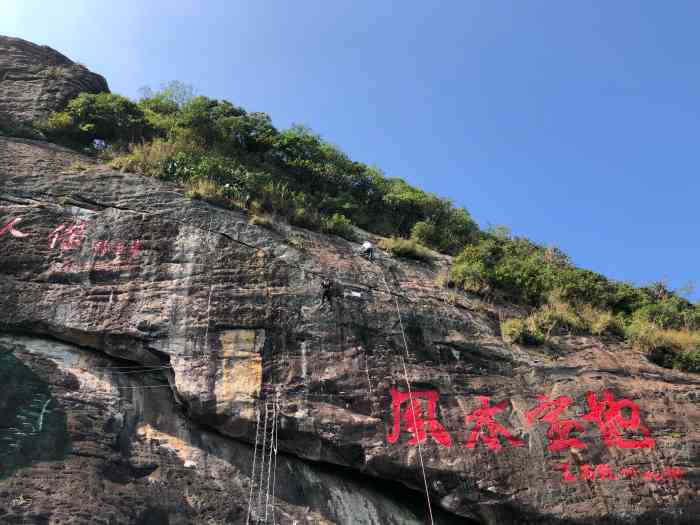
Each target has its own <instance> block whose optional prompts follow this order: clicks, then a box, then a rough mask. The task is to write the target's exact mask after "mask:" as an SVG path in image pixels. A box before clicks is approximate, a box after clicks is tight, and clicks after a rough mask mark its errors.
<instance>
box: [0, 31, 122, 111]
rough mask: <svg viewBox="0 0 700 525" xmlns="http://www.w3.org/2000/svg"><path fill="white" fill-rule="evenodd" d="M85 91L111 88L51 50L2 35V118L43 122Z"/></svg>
mask: <svg viewBox="0 0 700 525" xmlns="http://www.w3.org/2000/svg"><path fill="white" fill-rule="evenodd" d="M83 91H86V92H89V93H99V92H101V91H109V88H108V87H107V82H106V81H105V79H104V78H102V77H101V76H100V75H97V74H95V73H92V72H91V71H89V70H88V69H87V68H86V67H85V66H83V65H80V64H76V63H75V62H72V61H71V60H70V59H68V58H67V57H65V56H63V55H62V54H61V53H59V52H58V51H55V50H53V49H51V48H50V47H47V46H39V45H36V44H33V43H31V42H27V41H26V40H22V39H21V38H12V37H7V36H2V35H0V118H9V119H11V120H14V121H15V122H25V123H28V122H32V121H34V120H37V119H42V118H45V117H46V116H48V114H49V113H50V112H52V111H57V110H60V109H62V108H63V107H64V106H65V104H66V103H67V102H68V101H69V100H70V99H72V98H74V97H75V96H76V95H78V94H79V93H81V92H83Z"/></svg>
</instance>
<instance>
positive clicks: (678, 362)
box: [673, 349, 700, 373]
mask: <svg viewBox="0 0 700 525" xmlns="http://www.w3.org/2000/svg"><path fill="white" fill-rule="evenodd" d="M673 368H677V369H678V370H682V371H684V372H696V373H700V349H698V350H690V351H685V352H683V351H682V352H679V353H678V355H677V356H676V358H675V360H674V362H673Z"/></svg>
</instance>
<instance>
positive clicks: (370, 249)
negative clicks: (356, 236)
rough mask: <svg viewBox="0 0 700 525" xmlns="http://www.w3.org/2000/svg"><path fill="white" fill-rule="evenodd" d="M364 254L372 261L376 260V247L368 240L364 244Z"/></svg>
mask: <svg viewBox="0 0 700 525" xmlns="http://www.w3.org/2000/svg"><path fill="white" fill-rule="evenodd" d="M362 253H363V255H364V256H365V257H367V258H368V259H369V260H370V261H373V260H374V245H373V244H372V241H369V240H367V241H365V242H363V243H362Z"/></svg>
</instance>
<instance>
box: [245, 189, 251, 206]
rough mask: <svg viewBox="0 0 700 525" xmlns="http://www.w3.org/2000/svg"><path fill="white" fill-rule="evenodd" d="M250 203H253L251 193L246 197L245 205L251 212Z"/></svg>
mask: <svg viewBox="0 0 700 525" xmlns="http://www.w3.org/2000/svg"><path fill="white" fill-rule="evenodd" d="M250 201H251V198H250V193H248V194H247V195H246V196H245V203H244V206H245V209H246V210H249V209H250Z"/></svg>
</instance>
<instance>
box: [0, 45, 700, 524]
mask: <svg viewBox="0 0 700 525" xmlns="http://www.w3.org/2000/svg"><path fill="white" fill-rule="evenodd" d="M46 53H47V56H53V55H52V54H51V53H49V52H48V51H47V52H46ZM0 60H2V55H0ZM1 103H2V102H0V104H1ZM30 105H31V104H30ZM14 111H15V112H17V111H18V110H14ZM18 114H21V111H20V112H19V113H18ZM248 219H249V217H248V216H247V215H246V213H245V212H237V211H232V210H226V209H222V208H218V207H215V206H212V205H209V204H206V203H203V202H201V201H192V200H189V199H187V198H185V197H184V196H183V194H182V191H181V190H180V189H179V188H178V187H177V186H174V185H172V184H169V183H166V182H163V181H159V180H156V179H152V178H147V177H143V176H140V175H136V174H129V173H121V172H116V171H113V170H110V169H109V168H107V167H105V166H101V165H98V164H96V163H95V162H93V161H92V160H91V159H90V158H87V157H82V156H80V155H78V154H76V153H74V152H71V151H69V150H66V149H64V148H61V147H58V146H55V145H52V144H48V143H44V142H37V141H30V140H22V139H15V138H0V232H1V233H0V261H1V266H0V316H1V317H0V319H1V321H0V332H2V335H1V336H0V378H2V380H3V383H4V384H5V388H4V389H3V394H2V395H0V521H1V522H3V523H5V522H6V523H247V522H248V519H249V518H251V522H252V521H253V519H260V520H261V521H263V522H265V521H267V522H269V523H272V522H273V514H274V522H277V523H290V524H292V523H377V524H378V523H429V521H430V514H432V517H433V519H434V521H435V523H481V524H489V525H508V524H527V523H533V524H534V523H538V524H553V525H554V524H561V525H563V524H572V525H573V524H591V523H600V524H604V523H609V524H613V523H619V524H623V523H625V524H633V523H634V524H647V523H648V524H656V523H663V524H690V523H697V516H698V515H700V483H699V481H700V406H699V404H698V401H699V400H700V378H698V376H697V375H692V374H685V373H681V372H677V371H672V370H667V369H663V368H660V367H658V366H656V365H654V364H652V363H650V362H649V361H648V360H647V359H646V357H645V356H644V355H642V354H640V353H639V352H636V351H634V350H633V349H631V348H628V347H626V346H624V345H623V344H621V343H620V342H619V341H616V340H604V339H599V338H586V337H559V338H557V340H556V345H551V346H547V347H539V348H525V347H519V346H510V345H506V344H504V343H503V342H502V340H501V338H500V335H499V328H498V325H499V323H498V320H499V318H500V317H501V316H503V315H508V314H509V312H510V311H511V310H512V309H513V308H514V307H509V306H508V305H490V304H486V303H484V302H482V301H480V300H478V299H477V298H475V297H470V296H467V295H464V294H460V293H455V292H448V291H447V290H445V289H444V288H443V287H441V286H440V285H439V284H437V283H438V276H439V275H440V273H441V272H443V271H444V270H445V269H446V267H447V265H448V264H449V258H447V257H444V256H436V258H435V260H434V262H433V263H432V264H430V265H428V264H424V263H412V262H405V261H400V260H397V259H393V258H391V257H389V256H388V255H387V254H385V253H382V252H381V251H380V252H379V253H378V256H377V258H376V259H375V261H374V262H369V261H367V260H365V259H364V258H361V257H358V256H356V255H355V253H356V250H357V248H358V245H356V244H353V243H350V242H348V241H345V240H343V239H340V238H337V237H332V236H324V235H322V234H318V233H314V232H310V231H307V230H303V229H299V228H294V227H290V226H288V225H285V224H282V223H277V224H274V225H273V226H272V227H269V228H264V227H260V226H254V225H251V224H249V222H248ZM325 277H329V278H332V279H333V280H334V282H335V283H336V287H335V291H336V294H335V298H334V299H333V302H332V305H331V306H328V305H324V306H323V307H321V306H319V303H320V281H321V280H322V279H323V278H325ZM271 443H272V446H270V444H271ZM251 477H252V478H253V479H251ZM426 492H427V493H428V494H429V497H430V500H429V501H430V506H428V505H427V503H426Z"/></svg>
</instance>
